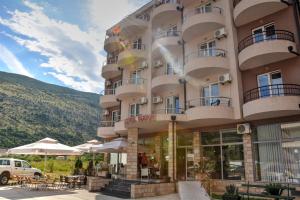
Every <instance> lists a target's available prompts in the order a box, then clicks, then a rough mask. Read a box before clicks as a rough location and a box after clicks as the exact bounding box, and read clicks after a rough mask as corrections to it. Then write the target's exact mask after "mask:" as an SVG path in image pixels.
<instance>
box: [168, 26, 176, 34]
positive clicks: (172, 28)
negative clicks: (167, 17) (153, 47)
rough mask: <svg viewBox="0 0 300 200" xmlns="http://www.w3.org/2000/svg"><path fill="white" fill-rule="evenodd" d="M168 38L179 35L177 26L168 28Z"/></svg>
mask: <svg viewBox="0 0 300 200" xmlns="http://www.w3.org/2000/svg"><path fill="white" fill-rule="evenodd" d="M167 36H178V35H177V26H176V25H174V26H171V27H170V28H168V30H167Z"/></svg>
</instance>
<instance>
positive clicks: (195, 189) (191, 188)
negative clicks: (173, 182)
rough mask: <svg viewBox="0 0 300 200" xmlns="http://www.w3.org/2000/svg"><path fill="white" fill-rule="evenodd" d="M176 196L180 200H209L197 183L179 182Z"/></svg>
mask: <svg viewBox="0 0 300 200" xmlns="http://www.w3.org/2000/svg"><path fill="white" fill-rule="evenodd" d="M178 194H179V196H180V199H181V200H186V199H188V200H199V199H201V200H210V197H209V195H208V194H207V192H206V190H205V189H204V188H203V187H202V185H201V183H200V182H199V181H179V182H178Z"/></svg>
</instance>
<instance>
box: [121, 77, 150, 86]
mask: <svg viewBox="0 0 300 200" xmlns="http://www.w3.org/2000/svg"><path fill="white" fill-rule="evenodd" d="M145 81H146V79H144V78H130V79H126V80H124V81H123V83H124V84H125V85H129V84H133V85H142V84H144V83H145Z"/></svg>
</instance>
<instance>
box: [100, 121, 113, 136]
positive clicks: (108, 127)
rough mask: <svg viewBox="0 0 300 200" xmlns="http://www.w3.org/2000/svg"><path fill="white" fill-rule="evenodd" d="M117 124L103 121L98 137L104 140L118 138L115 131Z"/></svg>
mask: <svg viewBox="0 0 300 200" xmlns="http://www.w3.org/2000/svg"><path fill="white" fill-rule="evenodd" d="M114 126H115V122H114V121H101V122H100V127H98V129H97V136H99V137H102V138H112V137H116V136H117V135H116V133H115V131H114Z"/></svg>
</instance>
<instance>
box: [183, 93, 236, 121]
mask: <svg viewBox="0 0 300 200" xmlns="http://www.w3.org/2000/svg"><path fill="white" fill-rule="evenodd" d="M186 115H187V119H188V122H189V123H191V124H199V123H201V124H202V126H211V125H217V124H223V123H228V122H232V121H233V120H234V113H233V108H232V107H231V99H230V98H227V97H202V98H198V99H192V100H189V101H188V102H187V110H186Z"/></svg>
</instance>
